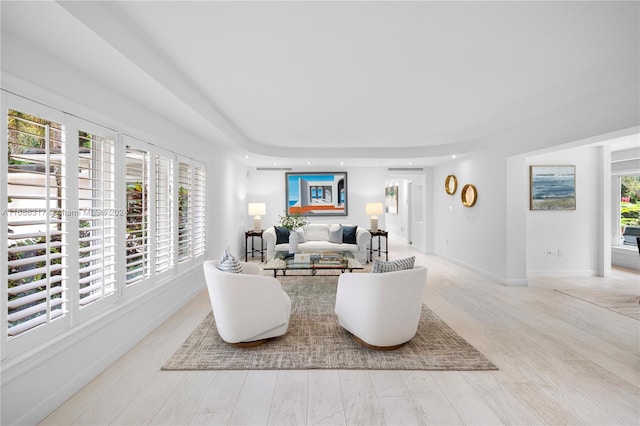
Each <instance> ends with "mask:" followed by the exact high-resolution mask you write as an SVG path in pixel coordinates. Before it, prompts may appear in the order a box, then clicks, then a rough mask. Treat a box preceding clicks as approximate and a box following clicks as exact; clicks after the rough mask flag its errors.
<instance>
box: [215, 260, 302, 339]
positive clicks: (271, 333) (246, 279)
mask: <svg viewBox="0 0 640 426" xmlns="http://www.w3.org/2000/svg"><path fill="white" fill-rule="evenodd" d="M217 265H218V261H217V260H208V261H205V262H204V264H203V268H204V276H205V279H206V282H207V289H208V290H209V298H210V299H211V307H212V309H213V317H214V318H215V321H216V327H217V329H218V334H220V337H221V338H222V340H224V341H225V342H227V343H229V344H231V345H233V346H237V347H251V346H258V345H259V344H262V343H265V342H266V341H267V340H268V339H270V338H273V337H277V336H282V335H283V334H285V333H286V332H287V329H288V327H289V316H290V315H291V299H290V298H289V296H288V295H287V293H285V292H284V291H283V290H282V285H281V284H280V282H279V281H278V280H277V279H275V278H273V277H269V276H266V275H262V274H261V270H260V268H259V267H258V266H257V265H255V264H252V263H242V268H243V270H244V273H243V274H234V273H230V272H224V271H221V270H219V269H218V268H217Z"/></svg>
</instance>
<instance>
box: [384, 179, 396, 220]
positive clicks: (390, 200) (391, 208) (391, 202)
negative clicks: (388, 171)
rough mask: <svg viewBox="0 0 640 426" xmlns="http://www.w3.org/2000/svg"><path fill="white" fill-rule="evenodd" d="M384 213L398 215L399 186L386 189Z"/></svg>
mask: <svg viewBox="0 0 640 426" xmlns="http://www.w3.org/2000/svg"><path fill="white" fill-rule="evenodd" d="M384 212H385V213H390V214H398V185H394V186H387V187H386V188H385V189H384Z"/></svg>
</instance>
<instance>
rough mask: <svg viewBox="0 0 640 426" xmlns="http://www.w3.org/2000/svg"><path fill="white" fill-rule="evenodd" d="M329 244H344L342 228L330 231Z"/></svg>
mask: <svg viewBox="0 0 640 426" xmlns="http://www.w3.org/2000/svg"><path fill="white" fill-rule="evenodd" d="M329 242H330V243H336V244H342V226H341V227H339V228H338V229H332V230H329Z"/></svg>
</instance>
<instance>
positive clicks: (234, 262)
mask: <svg viewBox="0 0 640 426" xmlns="http://www.w3.org/2000/svg"><path fill="white" fill-rule="evenodd" d="M218 269H220V270H221V271H224V272H231V273H234V274H241V273H243V272H244V271H243V270H242V263H241V262H240V261H239V260H238V259H237V258H236V257H235V256H233V255H232V254H231V253H230V252H229V249H225V251H223V252H222V257H221V258H220V263H218Z"/></svg>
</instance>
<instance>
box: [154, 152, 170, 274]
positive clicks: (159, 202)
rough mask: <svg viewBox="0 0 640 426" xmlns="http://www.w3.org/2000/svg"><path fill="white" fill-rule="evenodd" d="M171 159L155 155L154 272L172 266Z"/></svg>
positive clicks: (166, 269) (159, 271) (165, 269)
mask: <svg viewBox="0 0 640 426" xmlns="http://www.w3.org/2000/svg"><path fill="white" fill-rule="evenodd" d="M173 218H174V215H173V160H171V159H169V158H165V157H162V156H160V155H156V273H161V272H164V271H168V270H170V269H171V268H173V264H174V251H173V230H174V225H173Z"/></svg>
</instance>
